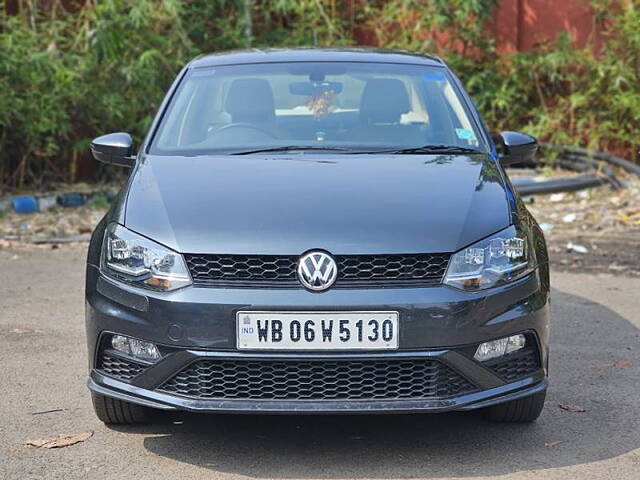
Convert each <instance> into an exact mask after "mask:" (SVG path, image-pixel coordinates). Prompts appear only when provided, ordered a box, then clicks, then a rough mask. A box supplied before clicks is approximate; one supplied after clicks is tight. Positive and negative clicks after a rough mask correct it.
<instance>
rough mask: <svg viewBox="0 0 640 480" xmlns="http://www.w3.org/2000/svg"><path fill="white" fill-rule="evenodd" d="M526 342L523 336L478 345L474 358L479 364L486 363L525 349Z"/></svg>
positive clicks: (512, 336) (513, 336)
mask: <svg viewBox="0 0 640 480" xmlns="http://www.w3.org/2000/svg"><path fill="white" fill-rule="evenodd" d="M526 343H527V340H526V338H525V336H524V335H523V334H521V333H520V334H518V335H511V336H510V337H504V338H500V339H498V340H491V341H490V342H484V343H481V344H480V345H478V348H477V350H476V353H475V355H474V356H473V358H475V359H476V360H477V361H479V362H486V361H487V360H491V359H492V358H498V357H502V356H503V355H506V354H508V353H512V352H516V351H518V350H521V349H523V348H524V347H525V345H526Z"/></svg>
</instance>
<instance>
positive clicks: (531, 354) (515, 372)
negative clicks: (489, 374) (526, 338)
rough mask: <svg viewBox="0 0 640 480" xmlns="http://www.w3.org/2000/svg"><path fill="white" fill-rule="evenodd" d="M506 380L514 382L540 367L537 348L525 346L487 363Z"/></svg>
mask: <svg viewBox="0 0 640 480" xmlns="http://www.w3.org/2000/svg"><path fill="white" fill-rule="evenodd" d="M485 365H486V366H487V367H489V368H490V369H491V370H493V371H494V372H495V373H496V374H497V375H498V376H500V377H501V378H502V379H503V380H504V381H506V382H514V381H516V380H518V379H520V378H523V377H526V376H527V375H531V374H532V373H534V372H535V371H537V370H539V369H540V355H539V354H538V349H537V348H525V349H523V350H521V351H517V352H514V353H510V354H508V355H505V356H504V357H501V358H497V359H495V360H492V361H489V362H486V364H485Z"/></svg>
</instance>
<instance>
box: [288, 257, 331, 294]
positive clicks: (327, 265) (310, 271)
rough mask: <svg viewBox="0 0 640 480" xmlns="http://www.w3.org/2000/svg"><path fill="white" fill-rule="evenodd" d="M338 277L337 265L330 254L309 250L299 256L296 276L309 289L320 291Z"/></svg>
mask: <svg viewBox="0 0 640 480" xmlns="http://www.w3.org/2000/svg"><path fill="white" fill-rule="evenodd" d="M337 277H338V265H337V264H336V261H335V260H334V259H333V257H332V256H331V255H329V254H328V253H324V252H318V251H315V252H309V253H306V254H304V255H303V256H302V257H300V261H299V262H298V278H299V279H300V283H302V285H304V286H305V287H306V288H308V289H309V290H313V291H316V292H320V291H322V290H326V289H327V288H329V287H330V286H331V285H333V284H334V282H335V281H336V278H337Z"/></svg>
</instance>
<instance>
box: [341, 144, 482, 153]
mask: <svg viewBox="0 0 640 480" xmlns="http://www.w3.org/2000/svg"><path fill="white" fill-rule="evenodd" d="M354 153H391V154H396V155H403V154H411V153H417V154H420V153H482V151H481V150H478V149H475V148H469V147H460V146H457V145H422V146H421V147H411V148H390V149H385V150H371V151H368V152H354Z"/></svg>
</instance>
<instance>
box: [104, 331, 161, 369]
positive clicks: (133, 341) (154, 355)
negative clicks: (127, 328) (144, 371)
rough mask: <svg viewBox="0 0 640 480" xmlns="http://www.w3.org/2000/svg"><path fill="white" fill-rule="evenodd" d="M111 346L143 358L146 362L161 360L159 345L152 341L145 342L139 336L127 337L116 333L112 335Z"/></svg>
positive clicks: (139, 358) (137, 357)
mask: <svg viewBox="0 0 640 480" xmlns="http://www.w3.org/2000/svg"><path fill="white" fill-rule="evenodd" d="M111 347H112V348H113V349H114V350H116V351H117V352H120V353H124V354H125V355H127V356H129V357H132V358H136V359H138V360H143V361H145V362H156V361H158V360H160V357H161V356H162V355H160V351H159V350H158V347H157V346H156V345H155V344H154V343H151V342H145V341H144V340H139V339H137V338H131V337H125V336H124V335H114V336H113V337H111Z"/></svg>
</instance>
